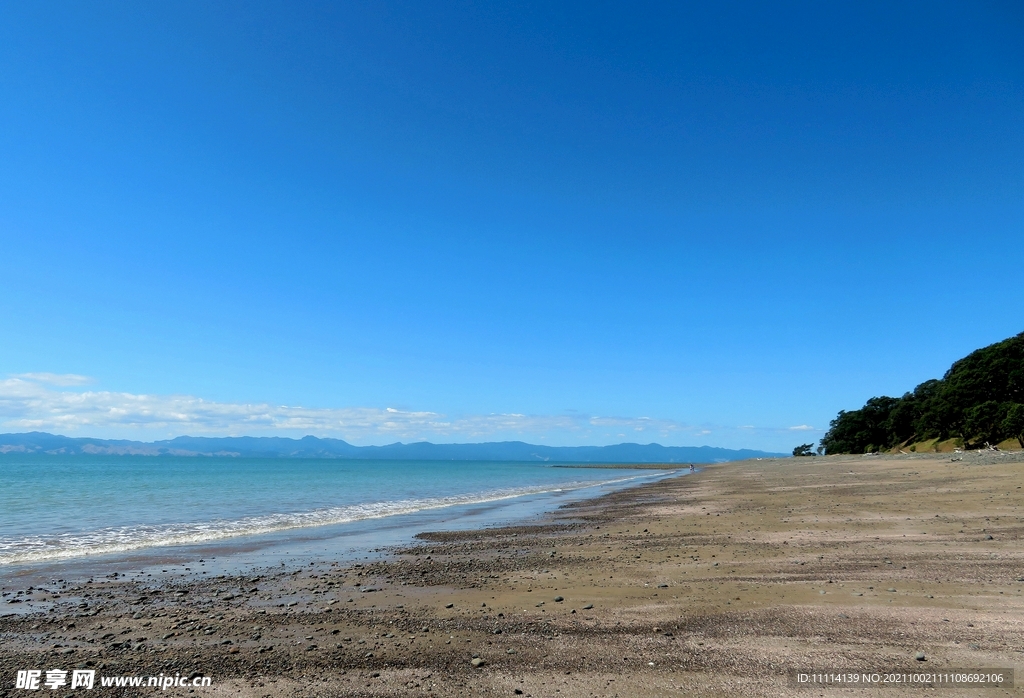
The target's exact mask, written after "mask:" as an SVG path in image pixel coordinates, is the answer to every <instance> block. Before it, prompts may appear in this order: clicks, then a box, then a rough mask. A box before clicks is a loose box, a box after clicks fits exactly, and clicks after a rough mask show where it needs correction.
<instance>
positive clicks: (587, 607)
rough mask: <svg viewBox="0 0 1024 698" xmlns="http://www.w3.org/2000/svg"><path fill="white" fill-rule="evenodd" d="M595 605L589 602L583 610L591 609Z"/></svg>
mask: <svg viewBox="0 0 1024 698" xmlns="http://www.w3.org/2000/svg"><path fill="white" fill-rule="evenodd" d="M593 607H594V604H592V603H588V604H587V605H586V606H584V607H583V610H584V611H589V610H590V609H592V608H593Z"/></svg>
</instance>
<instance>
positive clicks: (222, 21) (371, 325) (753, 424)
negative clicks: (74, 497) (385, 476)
mask: <svg viewBox="0 0 1024 698" xmlns="http://www.w3.org/2000/svg"><path fill="white" fill-rule="evenodd" d="M1022 34H1024V11H1022V10H1021V6H1020V5H1019V4H1016V3H985V2H963V3H935V2H928V3H924V2H922V3H900V4H894V3H863V2H858V3H770V4H764V3H732V4H730V3H714V4H709V3H702V4H696V3H695V4H693V5H692V6H689V7H687V6H684V5H682V4H679V3H635V2H631V3H592V2H589V3H540V2H538V3H447V4H441V3H415V2H409V3H397V2H381V3H357V2H352V3H308V2H307V3H294V2H289V3H283V2H282V3H255V4H254V3H226V2H219V3H199V2H194V3H188V2H180V3H129V2H124V3H112V2H95V3H86V4H72V3H46V2H38V3H4V4H2V5H0V327H2V331H3V335H2V341H0V430H3V431H25V430H29V429H42V430H46V431H55V432H59V433H67V434H72V435H84V434H88V435H97V436H119V437H128V438H162V437H166V436H169V435H178V434H184V433H190V434H204V433H205V434H271V433H273V434H285V435H301V434H303V433H314V434H317V435H323V436H335V437H340V438H346V439H348V440H350V441H353V442H355V443H362V444H365V443H389V442H393V441H396V440H403V441H410V440H415V439H420V438H426V439H430V440H434V441H480V440H496V439H517V438H518V439H523V440H528V441H534V442H542V443H549V444H583V443H617V442H620V441H640V442H650V441H657V442H659V443H665V444H673V445H689V444H705V443H706V444H711V445H719V446H729V447H741V446H742V447H754V448H765V449H773V450H789V449H791V448H792V447H793V446H794V445H796V444H798V443H802V442H805V441H813V440H816V439H817V438H818V437H820V435H821V434H822V433H823V430H824V429H825V428H827V426H828V421H829V420H830V419H831V418H833V417H834V416H835V414H836V412H837V411H838V410H839V409H844V408H845V409H851V408H855V407H858V406H860V404H862V403H863V401H864V400H865V399H866V398H868V397H871V396H873V395H878V394H902V392H904V391H905V390H908V389H910V388H912V387H913V386H914V385H916V384H917V383H919V382H921V381H923V380H925V379H928V378H931V377H937V376H940V375H941V374H942V372H943V371H944V370H945V369H946V368H947V367H948V366H949V364H950V363H951V362H952V361H953V360H955V359H956V358H959V357H960V356H962V355H964V354H966V353H968V352H969V351H971V350H973V349H975V348H977V347H980V346H983V345H986V344H989V343H991V342H994V341H998V340H999V339H1003V338H1005V337H1007V336H1010V335H1013V334H1016V333H1018V332H1020V331H1021V330H1024V326H1022V320H1021V318H1022V313H1021V310H1022V308H1024V283H1021V282H1020V278H1021V275H1022V272H1021V259H1020V247H1021V241H1022V239H1024V226H1022V224H1024V197H1022V194H1024V186H1022V185H1024V117H1022V114H1024V81H1022V77H1024V76H1022V73H1024V42H1021V41H1020V37H1021V36H1022ZM389 410H390V411H389ZM794 427H799V428H796V429H794Z"/></svg>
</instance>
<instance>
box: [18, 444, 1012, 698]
mask: <svg viewBox="0 0 1024 698" xmlns="http://www.w3.org/2000/svg"><path fill="white" fill-rule="evenodd" d="M1022 462H1024V456H1022V455H1021V454H999V455H991V454H981V455H979V456H974V455H973V453H972V454H965V456H964V458H963V460H962V461H953V460H952V459H951V458H950V457H949V454H920V455H919V454H915V455H914V456H870V457H867V456H829V457H818V458H807V459H789V458H787V459H778V460H761V461H743V462H732V463H725V464H714V465H704V466H702V467H701V471H700V472H698V473H696V474H694V475H689V474H687V475H686V476H685V477H674V478H673V477H670V478H663V479H660V480H658V481H656V482H653V483H647V484H641V485H638V486H635V487H631V488H627V489H622V490H618V491H615V492H612V493H610V494H606V495H603V496H600V497H597V498H591V499H585V500H581V501H578V502H574V503H571V504H568V505H566V506H564V507H562V508H560V509H558V510H556V511H555V512H552V513H551V514H549V515H547V516H545V517H544V518H543V519H540V520H536V521H535V522H531V523H528V524H523V525H511V526H504V527H495V528H486V529H482V530H461V531H423V532H421V533H420V534H419V535H418V536H417V540H416V541H415V542H414V543H412V544H409V545H404V546H401V547H399V548H396V549H390V550H389V551H387V554H386V555H385V556H383V557H381V558H380V559H377V560H373V561H367V562H364V563H354V564H350V565H348V566H346V565H343V564H341V563H339V562H337V561H332V560H330V559H324V560H321V561H316V560H314V561H312V564H308V563H309V561H308V560H307V561H304V564H303V565H302V566H301V567H300V566H299V565H294V566H292V565H285V567H283V568H277V569H274V570H271V569H266V570H263V571H262V572H256V573H253V574H246V575H234V576H229V575H218V576H215V577H212V578H206V579H201V580H192V581H188V580H186V579H181V580H179V581H175V580H172V579H164V580H154V579H146V578H144V577H143V578H138V577H135V578H129V579H122V578H120V577H118V578H112V579H105V578H102V577H94V579H93V580H92V582H91V583H81V584H73V585H72V584H65V585H64V586H63V587H62V586H61V585H60V584H58V585H56V586H55V585H50V584H47V585H46V587H44V590H40V589H38V588H33V590H32V592H31V593H30V594H29V596H31V597H32V598H37V599H50V600H52V601H53V602H54V603H55V604H57V606H56V607H55V608H54V609H52V610H50V611H49V612H47V613H45V614H43V613H39V614H31V615H7V616H3V617H0V637H2V638H3V640H4V652H3V653H2V656H3V658H2V660H0V681H2V682H5V684H6V682H7V681H11V683H10V684H6V685H9V686H13V679H14V672H15V670H16V669H24V668H32V667H37V668H56V667H63V668H65V669H71V668H72V667H79V666H80V667H89V668H93V669H95V670H97V671H98V672H100V673H101V674H133V675H141V674H152V675H156V674H158V673H164V674H168V675H173V674H174V673H175V672H177V673H181V674H183V675H184V674H191V673H195V672H198V673H199V674H202V675H204V676H210V677H212V680H213V686H212V688H208V689H196V692H197V693H210V694H211V695H213V694H218V695H219V694H221V693H223V694H225V695H226V694H227V693H231V694H233V695H242V696H254V697H255V696H260V697H261V698H262V697H264V696H267V695H273V696H276V695H281V694H284V693H289V694H291V693H299V694H306V693H317V694H319V695H339V696H341V695H346V696H347V695H365V696H385V695H386V696H392V695H435V696H449V695H451V696H456V695H467V694H480V693H483V692H486V693H488V694H494V695H517V694H516V693H515V691H517V690H518V691H522V692H523V694H524V695H530V696H549V695H555V691H556V689H557V691H558V695H560V696H577V695H578V696H590V695H594V694H596V695H616V694H617V695H622V696H633V695H678V694H680V693H686V694H689V693H696V694H706V695H736V696H741V695H742V696H745V697H749V696H760V695H766V696H767V695H773V696H774V695H797V694H800V695H819V694H820V693H821V690H819V689H814V690H808V689H800V688H797V687H795V686H792V685H790V684H789V680H788V672H790V671H792V670H793V669H795V668H800V667H811V666H814V667H819V668H825V667H829V666H831V667H834V668H840V667H851V666H875V667H878V668H896V667H903V668H908V669H914V668H917V669H920V668H922V667H925V668H927V669H931V670H936V669H938V668H940V667H947V668H949V667H958V668H968V667H977V668H981V667H1014V668H1016V669H1017V670H1018V671H1017V673H1018V676H1022V677H1024V674H1021V673H1020V670H1021V669H1022V660H1024V643H1022V641H1021V639H1020V638H1021V637H1024V633H1022V631H1024V622H1022V621H1021V620H1020V619H1021V618H1024V595H1022V591H1021V590H1022V589H1024V578H1021V575H1022V574H1024V549H1022V548H1021V545H1020V543H1021V540H1022V537H1024V524H1022V523H1021V522H1022V519H1021V516H1022V515H1024V495H1022V494H1021V493H1022V491H1024V490H1021V489H1020V488H1021V487H1022V486H1024V467H1021V463H1022ZM1018 578H1021V579H1018ZM20 591H22V594H21V597H22V598H24V597H25V596H26V594H25V593H24V591H25V590H20ZM4 592H5V594H7V596H4V597H3V604H2V605H0V613H4V612H8V611H9V608H10V606H8V605H7V602H8V601H10V600H12V595H13V598H18V595H17V593H16V592H11V591H9V590H7V589H5V590H4ZM54 596H56V597H57V598H53V597H54ZM449 604H451V605H450V606H449ZM15 605H17V604H15ZM919 651H921V652H924V653H925V656H926V660H925V662H924V663H920V662H917V661H916V660H915V659H914V657H915V654H916V653H917V652H919ZM473 655H477V659H479V660H482V662H478V663H479V664H481V665H480V666H474V665H473V662H472V661H471V660H472V659H473ZM51 664H52V665H54V666H53V667H51V666H50V665H51ZM43 665H45V667H44V666H43ZM993 690H994V689H993ZM857 694H858V695H864V696H873V695H883V694H884V695H891V694H892V692H891V691H887V690H886V689H885V688H879V689H874V688H859V689H858V690H857ZM946 694H947V695H950V696H954V695H979V690H978V689H954V688H950V689H946ZM980 694H982V695H984V694H985V691H982V692H981V693H980ZM996 694H998V695H1005V692H1003V691H999V692H998V693H993V695H996Z"/></svg>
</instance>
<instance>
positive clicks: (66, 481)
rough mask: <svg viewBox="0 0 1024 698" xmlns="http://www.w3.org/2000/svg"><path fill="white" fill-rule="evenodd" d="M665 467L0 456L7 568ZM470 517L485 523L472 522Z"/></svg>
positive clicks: (0, 562) (623, 477) (398, 511)
mask: <svg viewBox="0 0 1024 698" xmlns="http://www.w3.org/2000/svg"><path fill="white" fill-rule="evenodd" d="M663 475H664V474H663V473H658V474H652V473H651V472H645V471H636V470H618V469H599V468H571V469H564V468H556V467H552V466H551V465H549V464H540V463H507V462H493V461H482V462H477V461H374V460H368V461H352V460H321V459H257V458H228V457H225V458H205V457H187V458H185V457H183V458H175V457H159V458H154V457H141V456H140V457H135V456H71V457H69V456H40V455H15V454H7V455H4V456H0V572H2V570H3V568H4V567H7V568H8V569H10V567H11V566H22V565H26V564H28V565H31V564H38V563H44V564H45V563H55V562H59V561H74V560H80V559H84V558H88V557H91V556H109V555H117V554H125V553H135V552H145V551H159V550H161V549H167V548H171V547H173V548H175V549H181V548H182V546H184V547H186V548H187V547H189V546H199V545H205V544H212V543H218V542H221V543H226V544H230V543H231V542H232V541H239V540H246V541H249V542H252V541H259V540H260V537H264V538H267V539H271V538H272V539H274V540H276V541H280V540H281V539H282V536H284V537H286V538H287V536H288V535H289V532H294V535H295V536H302V535H306V534H308V533H310V532H311V531H315V530H316V529H323V528H331V529H333V530H337V529H338V527H342V529H344V527H346V526H349V527H357V528H358V529H359V530H361V531H364V532H365V531H366V530H368V529H369V530H372V529H373V527H374V526H380V527H386V526H389V525H394V522H395V520H397V519H401V518H402V517H405V518H408V517H409V516H410V515H420V519H422V514H423V513H424V512H432V511H435V512H445V513H449V514H453V515H455V516H458V515H459V514H458V512H467V515H469V514H470V513H474V514H475V515H476V516H477V519H479V512H480V507H476V508H474V507H473V506H472V505H489V504H496V503H501V502H511V501H516V500H530V499H532V500H534V501H536V500H537V499H538V497H542V496H543V495H545V494H546V493H566V492H576V493H579V494H580V496H585V495H584V494H583V493H584V492H586V491H590V490H593V491H594V493H595V494H596V493H599V491H606V490H607V489H609V488H617V487H624V486H629V485H631V484H638V483H639V482H642V481H646V480H649V479H652V478H653V477H659V476H663ZM476 523H481V522H480V521H477V522H476Z"/></svg>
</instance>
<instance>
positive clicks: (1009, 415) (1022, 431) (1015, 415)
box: [1002, 402, 1024, 448]
mask: <svg viewBox="0 0 1024 698" xmlns="http://www.w3.org/2000/svg"><path fill="white" fill-rule="evenodd" d="M1002 429H1003V433H1004V434H1006V435H1007V436H1010V437H1013V438H1015V439H1017V442H1018V443H1020V447H1021V448H1024V405H1022V404H1021V403H1019V402H1010V403H1007V407H1006V412H1005V416H1004V417H1003V423H1002Z"/></svg>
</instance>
